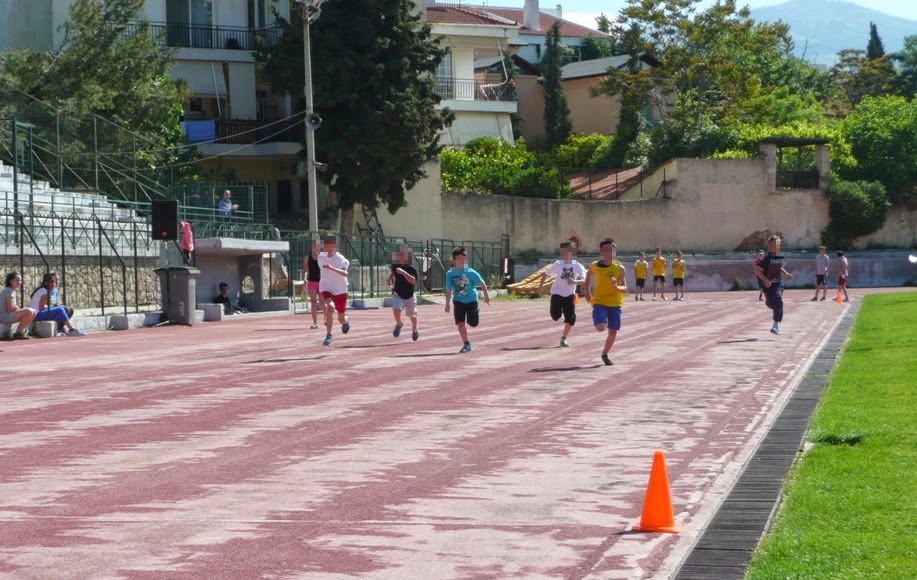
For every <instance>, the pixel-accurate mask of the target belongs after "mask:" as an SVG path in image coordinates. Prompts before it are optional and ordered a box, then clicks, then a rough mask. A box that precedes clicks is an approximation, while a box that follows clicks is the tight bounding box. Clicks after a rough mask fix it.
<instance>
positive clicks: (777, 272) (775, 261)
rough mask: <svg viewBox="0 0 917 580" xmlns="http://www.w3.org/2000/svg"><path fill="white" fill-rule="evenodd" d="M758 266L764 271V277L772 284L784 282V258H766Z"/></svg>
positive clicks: (769, 256)
mask: <svg viewBox="0 0 917 580" xmlns="http://www.w3.org/2000/svg"><path fill="white" fill-rule="evenodd" d="M758 265H759V266H760V267H761V269H762V270H764V277H765V278H767V279H768V280H770V281H771V282H780V281H781V280H783V256H771V255H767V256H764V259H763V260H761V263H760V264H758Z"/></svg>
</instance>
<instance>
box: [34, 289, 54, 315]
mask: <svg viewBox="0 0 917 580" xmlns="http://www.w3.org/2000/svg"><path fill="white" fill-rule="evenodd" d="M47 295H48V289H47V288H39V289H38V290H36V291H35V293H34V294H32V301H31V302H29V308H32V309H34V310H41V297H42V296H47ZM45 306H46V307H47V306H48V303H47V302H45ZM51 306H54V304H53V303H51Z"/></svg>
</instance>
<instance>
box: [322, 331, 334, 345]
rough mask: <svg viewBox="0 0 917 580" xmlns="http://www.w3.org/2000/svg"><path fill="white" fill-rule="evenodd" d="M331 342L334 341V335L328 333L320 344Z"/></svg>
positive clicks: (329, 343)
mask: <svg viewBox="0 0 917 580" xmlns="http://www.w3.org/2000/svg"><path fill="white" fill-rule="evenodd" d="M332 342H334V337H333V336H331V335H330V334H329V335H328V336H326V337H325V342H323V343H322V344H323V345H324V346H331V343H332Z"/></svg>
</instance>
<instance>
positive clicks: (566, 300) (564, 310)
mask: <svg viewBox="0 0 917 580" xmlns="http://www.w3.org/2000/svg"><path fill="white" fill-rule="evenodd" d="M561 315H563V317H564V324H569V325H570V326H573V325H574V324H576V297H575V296H573V295H572V294H571V295H570V296H561V295H559V294H551V318H552V319H554V320H560V317H561Z"/></svg>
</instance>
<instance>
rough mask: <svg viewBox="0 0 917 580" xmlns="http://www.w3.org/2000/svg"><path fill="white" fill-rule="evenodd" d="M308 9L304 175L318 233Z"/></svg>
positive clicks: (304, 18) (304, 19) (312, 226)
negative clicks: (311, 117) (310, 119)
mask: <svg viewBox="0 0 917 580" xmlns="http://www.w3.org/2000/svg"><path fill="white" fill-rule="evenodd" d="M309 16H310V15H309V8H308V6H307V5H305V4H303V7H302V37H303V42H302V52H303V61H304V62H303V73H304V74H305V82H304V83H303V93H304V95H303V96H305V98H306V175H307V177H308V181H309V230H311V231H313V232H317V231H318V179H317V178H316V175H315V127H314V126H313V125H312V123H310V122H309V118H310V116H311V115H312V113H313V112H314V111H313V103H312V50H311V47H310V46H309V45H310V44H311V40H310V35H309V24H310V23H309Z"/></svg>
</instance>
